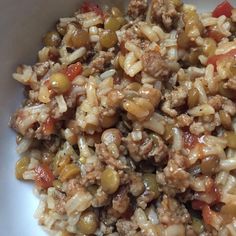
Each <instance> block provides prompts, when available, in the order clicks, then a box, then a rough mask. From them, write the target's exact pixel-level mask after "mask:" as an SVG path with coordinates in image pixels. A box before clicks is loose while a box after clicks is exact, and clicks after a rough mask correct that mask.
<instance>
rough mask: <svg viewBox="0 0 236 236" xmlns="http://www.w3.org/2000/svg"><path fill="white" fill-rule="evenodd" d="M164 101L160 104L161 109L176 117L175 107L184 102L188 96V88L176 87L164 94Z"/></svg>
mask: <svg viewBox="0 0 236 236" xmlns="http://www.w3.org/2000/svg"><path fill="white" fill-rule="evenodd" d="M164 97H165V102H164V103H163V105H162V108H161V109H162V111H163V112H165V113H166V114H167V115H169V116H171V117H176V116H177V114H178V112H177V110H175V108H178V107H181V106H183V105H185V104H186V99H187V97H188V90H187V89H186V88H185V87H181V86H179V87H177V88H176V89H175V90H173V91H171V92H170V93H166V94H165V96H164Z"/></svg>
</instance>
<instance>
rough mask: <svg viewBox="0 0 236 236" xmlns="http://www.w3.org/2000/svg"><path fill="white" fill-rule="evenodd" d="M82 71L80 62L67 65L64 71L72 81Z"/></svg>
mask: <svg viewBox="0 0 236 236" xmlns="http://www.w3.org/2000/svg"><path fill="white" fill-rule="evenodd" d="M81 73H82V65H81V63H80V62H77V63H75V64H72V65H69V66H68V67H67V69H66V71H65V74H66V75H67V76H68V78H69V79H70V80H71V81H72V80H74V78H75V77H76V76H78V75H80V74H81Z"/></svg>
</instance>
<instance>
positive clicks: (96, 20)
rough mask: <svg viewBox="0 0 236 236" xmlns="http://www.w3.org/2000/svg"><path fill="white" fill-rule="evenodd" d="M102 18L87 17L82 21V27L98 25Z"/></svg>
mask: <svg viewBox="0 0 236 236" xmlns="http://www.w3.org/2000/svg"><path fill="white" fill-rule="evenodd" d="M102 23H103V20H102V18H101V16H95V17H93V18H90V19H87V20H84V21H83V27H84V28H89V27H91V26H95V25H99V24H102Z"/></svg>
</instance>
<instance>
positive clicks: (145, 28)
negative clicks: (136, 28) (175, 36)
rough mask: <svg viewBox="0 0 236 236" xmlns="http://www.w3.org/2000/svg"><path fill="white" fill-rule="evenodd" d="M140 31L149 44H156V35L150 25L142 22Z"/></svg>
mask: <svg viewBox="0 0 236 236" xmlns="http://www.w3.org/2000/svg"><path fill="white" fill-rule="evenodd" d="M139 25H140V30H141V32H142V33H143V34H144V35H145V36H146V37H147V38H148V39H149V40H150V41H151V42H158V41H159V37H158V35H157V33H156V32H155V31H154V30H153V29H152V28H151V26H150V25H148V24H147V23H144V22H140V24H139Z"/></svg>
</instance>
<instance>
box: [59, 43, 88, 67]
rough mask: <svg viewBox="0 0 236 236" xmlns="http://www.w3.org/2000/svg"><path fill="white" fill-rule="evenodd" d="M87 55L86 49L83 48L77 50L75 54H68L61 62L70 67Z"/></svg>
mask: <svg viewBox="0 0 236 236" xmlns="http://www.w3.org/2000/svg"><path fill="white" fill-rule="evenodd" d="M85 53H86V48H85V47H81V48H79V49H77V50H75V51H74V52H72V53H71V54H67V56H65V57H62V58H61V59H60V60H61V62H62V63H63V64H65V65H68V64H70V63H72V62H74V61H76V60H78V59H79V58H81V57H83V56H84V55H85Z"/></svg>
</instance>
